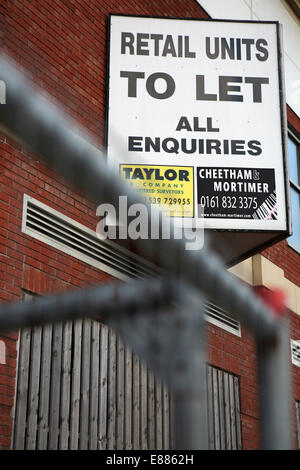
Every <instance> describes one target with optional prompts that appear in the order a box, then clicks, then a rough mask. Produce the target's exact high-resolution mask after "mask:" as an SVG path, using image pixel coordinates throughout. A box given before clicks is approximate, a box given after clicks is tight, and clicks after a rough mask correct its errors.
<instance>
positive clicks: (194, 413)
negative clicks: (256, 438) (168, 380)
mask: <svg viewBox="0 0 300 470" xmlns="http://www.w3.org/2000/svg"><path fill="white" fill-rule="evenodd" d="M181 298H182V303H181V305H180V306H179V311H178V316H177V319H176V324H177V326H178V335H176V343H175V344H174V356H175V361H174V366H175V367H174V370H173V372H174V378H173V390H172V391H173V397H174V432H175V448H176V449H186V450H190V449H200V450H206V449H208V425H207V396H206V395H207V391H206V337H205V336H206V335H205V322H204V315H203V313H204V307H203V301H202V298H201V297H200V296H199V295H195V294H194V293H193V291H190V290H188V291H187V292H186V293H185V294H184V293H182V297H181ZM174 339H175V338H174Z"/></svg>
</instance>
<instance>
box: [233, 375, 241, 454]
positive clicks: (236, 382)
mask: <svg viewBox="0 0 300 470" xmlns="http://www.w3.org/2000/svg"><path fill="white" fill-rule="evenodd" d="M233 381H234V396H235V420H236V438H237V448H238V450H241V449H242V431H241V414H240V390H239V378H238V377H234V379H233Z"/></svg>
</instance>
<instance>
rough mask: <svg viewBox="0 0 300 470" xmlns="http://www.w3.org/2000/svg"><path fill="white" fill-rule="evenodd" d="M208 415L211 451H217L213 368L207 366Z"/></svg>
mask: <svg viewBox="0 0 300 470" xmlns="http://www.w3.org/2000/svg"><path fill="white" fill-rule="evenodd" d="M206 380H207V412H208V413H207V414H208V440H209V449H211V450H214V449H215V437H214V407H213V379H212V367H210V366H207V376H206Z"/></svg>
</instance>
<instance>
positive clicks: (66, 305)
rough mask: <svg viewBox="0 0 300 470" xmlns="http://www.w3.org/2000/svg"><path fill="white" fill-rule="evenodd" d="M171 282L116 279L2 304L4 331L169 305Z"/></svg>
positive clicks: (0, 323)
mask: <svg viewBox="0 0 300 470" xmlns="http://www.w3.org/2000/svg"><path fill="white" fill-rule="evenodd" d="M172 292H174V288H172V289H171V282H170V281H167V280H162V279H153V280H151V281H149V280H147V281H144V280H143V281H140V280H139V281H132V282H131V283H130V284H125V283H121V282H117V281H116V282H113V283H109V284H107V285H102V286H99V287H92V288H89V289H80V290H77V291H69V292H64V293H61V294H56V295H52V296H47V297H39V298H37V299H36V300H33V301H28V302H11V303H8V304H1V305H0V331H15V330H18V329H20V328H25V327H32V326H36V325H45V324H47V323H55V322H58V321H64V320H75V319H77V318H85V317H88V318H97V319H98V320H100V319H101V320H103V321H104V322H106V321H108V319H110V318H111V317H116V318H119V317H120V316H122V315H124V314H125V313H127V314H130V315H134V314H135V313H137V312H140V311H145V312H149V311H154V310H155V309H157V308H160V309H162V308H166V307H167V306H169V305H170V299H171V298H172Z"/></svg>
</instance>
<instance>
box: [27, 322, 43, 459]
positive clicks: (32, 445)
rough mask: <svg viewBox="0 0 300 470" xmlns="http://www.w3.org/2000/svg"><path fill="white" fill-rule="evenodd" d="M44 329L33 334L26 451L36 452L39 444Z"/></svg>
mask: <svg viewBox="0 0 300 470" xmlns="http://www.w3.org/2000/svg"><path fill="white" fill-rule="evenodd" d="M41 343H42V327H41V326H37V327H35V328H33V329H32V332H31V353H30V366H29V367H30V377H29V387H28V413H27V426H26V449H28V450H35V449H36V442H37V423H38V405H39V387H40V368H41Z"/></svg>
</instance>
